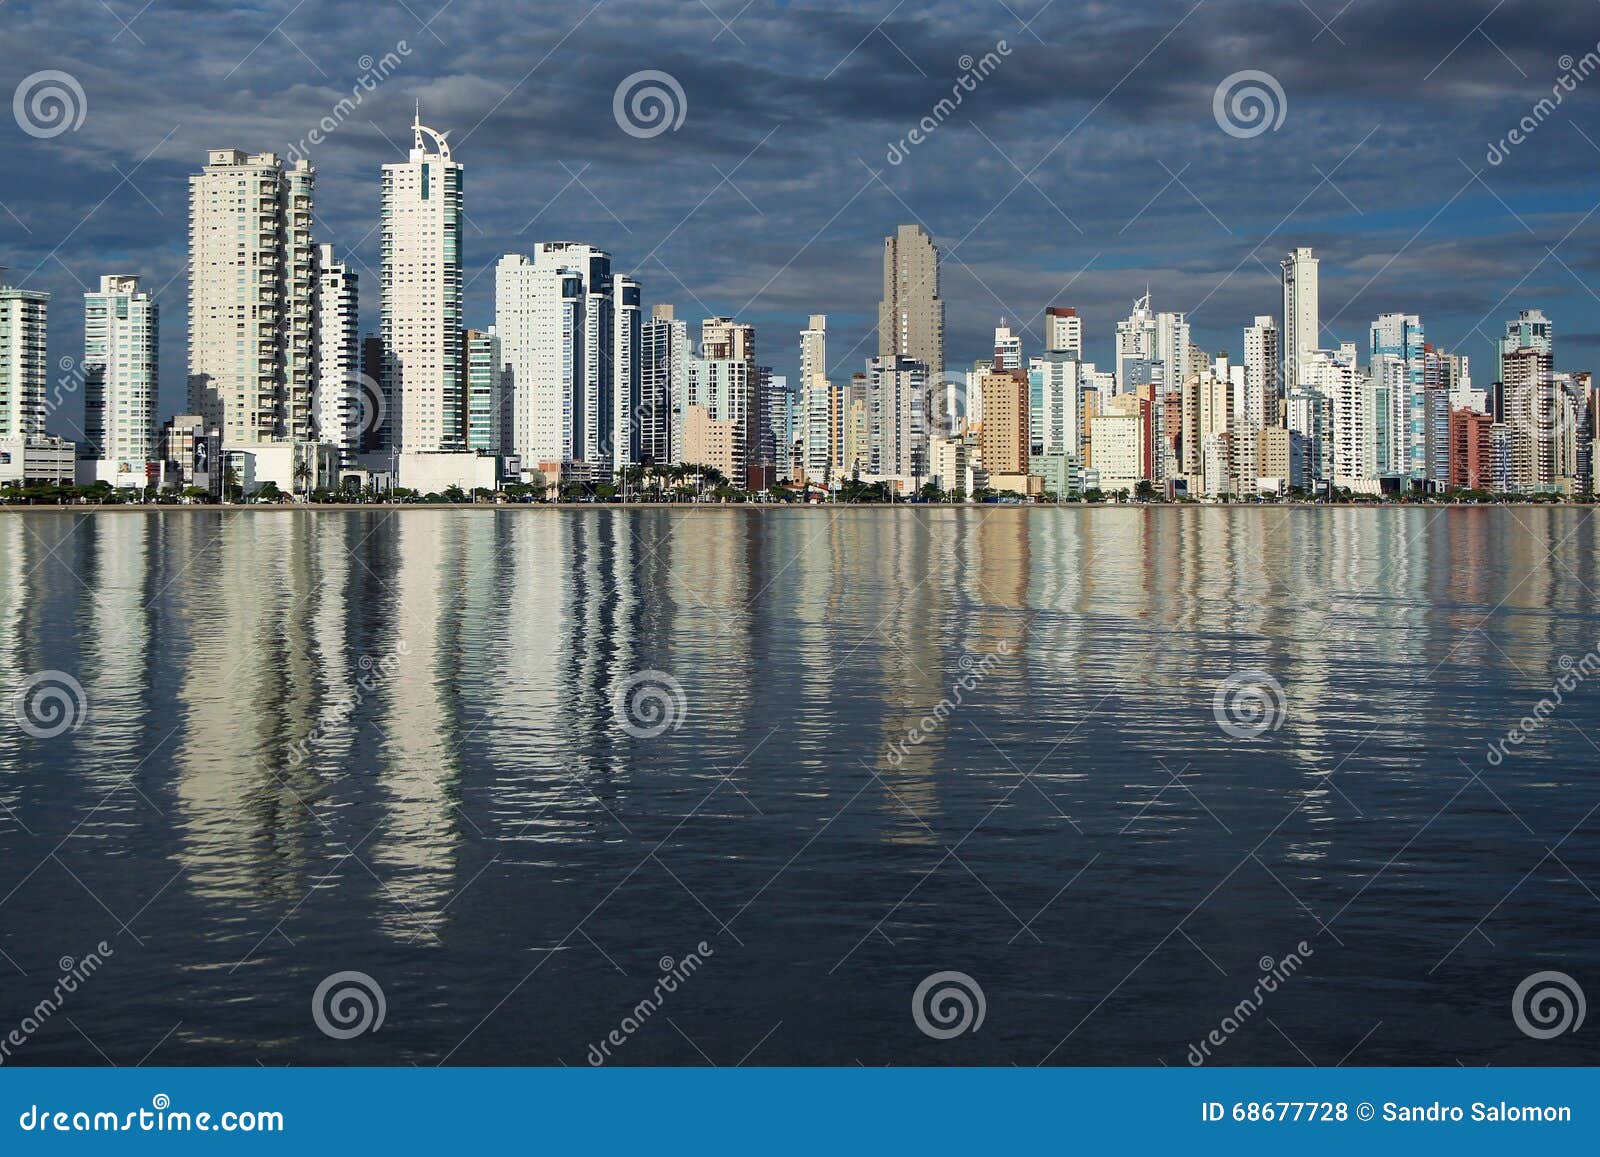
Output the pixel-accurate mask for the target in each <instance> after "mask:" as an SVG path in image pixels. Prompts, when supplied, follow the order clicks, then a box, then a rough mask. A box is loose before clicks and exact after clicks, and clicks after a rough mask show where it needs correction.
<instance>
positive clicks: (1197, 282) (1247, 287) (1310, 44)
mask: <svg viewBox="0 0 1600 1157" xmlns="http://www.w3.org/2000/svg"><path fill="white" fill-rule="evenodd" d="M0 30H3V43H4V45H5V52H4V54H3V55H0V92H12V93H18V98H17V99H14V100H13V109H12V111H13V116H12V117H9V118H6V117H0V136H3V138H4V143H5V154H4V155H5V163H4V164H3V165H0V265H4V266H7V267H9V272H8V274H7V275H6V276H7V280H8V281H9V282H10V283H12V284H22V285H25V286H28V287H32V288H41V289H46V290H49V291H50V292H51V293H53V294H54V295H55V298H54V301H53V302H52V307H51V334H50V344H51V360H52V364H53V365H55V364H58V363H59V361H60V359H61V358H63V357H76V356H77V355H79V354H80V353H81V341H82V306H81V297H80V295H81V294H82V292H83V289H84V288H85V287H88V286H90V285H93V284H95V283H96V282H97V279H98V277H99V276H100V275H101V274H102V273H111V272H115V273H136V274H138V275H140V276H141V277H143V278H144V279H145V280H146V282H147V284H149V285H151V286H153V287H155V288H157V289H159V290H160V291H161V304H162V308H163V311H164V319H163V327H162V358H161V368H162V396H161V407H160V409H161V414H162V416H163V417H164V416H166V415H168V414H170V413H172V412H174V411H176V410H178V409H179V408H181V407H182V406H183V404H184V373H185V341H186V334H185V325H186V313H187V305H186V296H187V284H186V278H185V276H184V257H185V245H186V189H187V186H186V178H187V176H188V175H189V173H190V172H192V171H194V170H195V169H196V168H198V167H199V165H200V164H202V163H203V162H204V157H205V152H206V150H207V149H210V148H223V147H237V148H243V149H247V150H250V151H265V150H275V151H278V152H283V153H288V152H289V151H290V150H291V147H294V146H296V145H297V144H298V143H299V142H302V141H303V140H305V138H306V137H307V134H308V132H309V131H310V130H311V129H312V128H313V127H315V126H316V125H317V124H318V122H319V121H321V120H322V119H323V118H324V117H326V116H329V115H330V114H331V113H332V111H333V109H334V106H335V105H336V104H337V102H338V101H339V100H340V99H341V97H344V96H347V95H349V93H350V92H351V90H352V89H353V88H355V87H356V86H357V84H358V81H359V80H360V78H361V77H362V76H363V75H364V74H365V73H367V72H368V70H369V68H370V66H371V65H372V63H373V62H374V61H376V60H380V59H381V58H383V57H384V56H385V54H388V53H393V54H395V57H396V59H398V61H399V63H398V65H397V66H396V67H395V68H394V69H393V71H392V75H390V76H389V77H388V78H387V79H385V80H384V81H383V82H382V83H381V84H379V85H378V86H377V88H376V90H375V91H373V92H371V93H366V92H363V94H362V101H361V104H360V106H359V107H358V108H356V109H355V110H354V112H353V113H352V114H350V115H349V116H347V117H344V118H342V123H339V124H338V126H337V127H336V128H335V129H334V131H332V132H331V133H330V134H328V136H327V139H326V140H325V141H324V142H323V143H321V144H317V145H311V146H309V148H308V150H307V151H308V152H309V154H310V156H311V159H312V161H313V163H314V164H315V165H316V168H317V209H318V219H319V224H320V232H321V239H322V240H324V241H328V242H331V243H333V244H334V245H336V246H338V247H339V248H340V249H341V250H347V251H348V252H349V254H350V256H351V258H352V259H353V260H354V262H355V263H356V265H357V267H358V269H359V271H360V274H361V279H362V294H363V296H362V314H363V323H364V325H363V328H364V330H370V329H374V328H375V327H376V323H377V291H378V277H377V273H376V270H377V267H378V239H377V221H378V168H379V166H380V165H381V164H383V163H384V162H385V161H388V160H392V159H395V158H397V157H400V156H402V150H403V149H404V148H405V147H407V145H408V135H409V124H410V121H411V114H412V108H413V102H414V101H415V100H421V102H422V108H423V114H424V120H425V121H426V122H428V123H430V124H432V125H433V126H434V127H436V128H439V129H446V130H449V132H450V139H451V141H452V144H453V146H454V149H455V155H456V157H457V159H459V160H461V161H462V162H464V164H465V165H466V190H467V216H468V225H467V231H466V260H467V276H468V278H469V282H470V287H469V289H468V291H467V318H468V321H469V323H470V324H474V325H485V324H488V323H489V322H491V321H492V314H493V265H494V262H495V261H496V259H497V258H498V257H499V256H500V255H501V254H503V253H507V252H516V251H525V250H528V249H529V248H530V247H531V246H532V244H533V243H534V242H535V241H538V240H553V239H572V240H586V241H591V242H593V243H596V244H599V245H603V246H605V247H607V248H609V249H610V250H611V251H612V252H613V254H614V255H615V259H616V266H617V268H618V269H619V270H622V271H631V272H634V273H635V274H636V275H637V276H638V277H639V278H640V279H641V280H642V281H643V282H644V285H645V293H646V301H647V304H648V303H650V302H662V301H667V302H673V303H675V304H676V305H677V307H678V309H679V312H680V316H688V317H689V318H691V319H695V320H697V319H698V318H700V317H703V316H707V315H710V314H723V313H727V314H735V315H738V316H740V317H742V318H745V319H747V320H751V321H754V322H755V323H756V324H757V326H758V346H759V352H760V353H761V355H762V360H763V361H770V362H771V363H772V364H773V365H774V366H775V367H777V368H778V370H779V371H780V372H788V373H792V372H793V371H794V367H795V363H796V361H797V346H798V331H799V329H800V328H801V327H802V325H803V324H804V321H805V317H806V315H807V314H809V313H813V312H816V313H826V314H827V315H828V318H829V328H830V346H829V357H830V362H831V363H832V364H833V370H834V373H835V374H836V375H838V376H846V375H848V373H849V372H850V371H851V370H853V369H858V368H860V364H861V362H862V360H863V359H864V358H865V357H866V356H867V355H868V354H869V353H871V352H873V345H874V343H875V337H874V335H873V326H874V325H875V318H876V312H875V311H876V302H877V297H878V294H879V291H880V280H879V279H880V276H881V273H880V264H881V244H882V240H881V239H882V237H883V235H884V234H885V233H887V232H889V231H891V230H892V229H893V227H894V226H895V225H896V224H898V223H900V222H912V221H917V222H921V223H923V224H924V225H925V226H926V227H927V228H928V229H929V230H930V231H931V232H932V233H933V234H934V235H935V236H936V237H937V238H938V239H939V241H940V244H941V246H942V248H943V251H944V265H943V273H942V277H943V285H942V291H943V295H944V297H945V300H946V302H947V310H948V317H949V330H950V332H949V341H948V361H949V363H950V364H951V365H959V364H962V363H964V362H968V361H970V360H971V359H973V358H976V357H979V356H982V355H984V354H985V352H986V351H987V348H988V347H989V345H990V331H991V330H992V328H993V326H994V325H995V324H996V323H997V322H998V321H999V319H1000V318H1001V317H1005V318H1006V319H1008V320H1009V321H1011V322H1012V323H1013V324H1015V325H1020V326H1021V327H1022V328H1023V329H1024V331H1025V332H1026V334H1027V337H1026V338H1025V345H1026V348H1028V349H1037V348H1038V347H1039V343H1040V336H1041V323H1040V315H1041V313H1042V311H1043V309H1044V307H1045V306H1046V305H1049V304H1052V303H1054V304H1062V305H1075V306H1077V307H1078V308H1079V310H1080V311H1081V312H1082V313H1083V315H1084V317H1085V331H1086V340H1087V344H1088V347H1089V352H1090V355H1091V356H1092V357H1096V358H1098V359H1101V360H1103V361H1109V360H1110V349H1111V340H1112V334H1113V330H1114V326H1115V323H1116V321H1117V319H1118V318H1119V317H1122V316H1124V315H1125V314H1126V312H1127V310H1128V307H1129V305H1130V303H1131V301H1132V300H1133V298H1135V297H1136V296H1138V295H1139V294H1141V293H1142V292H1143V291H1144V288H1145V286H1146V285H1147V284H1148V286H1149V287H1150V290H1151V293H1152V295H1153V299H1154V303H1155V305H1156V307H1157V308H1160V309H1181V310H1188V311H1189V312H1190V315H1191V320H1192V322H1193V324H1194V336H1195V340H1196V341H1197V342H1198V343H1199V344H1200V345H1202V346H1203V347H1204V348H1206V349H1208V350H1212V351H1217V350H1221V349H1224V348H1226V349H1231V350H1233V351H1235V352H1238V351H1239V350H1240V348H1241V339H1240V328H1241V327H1242V326H1244V325H1246V324H1248V323H1249V322H1250V320H1251V318H1252V317H1253V316H1254V315H1255V314H1257V313H1272V314H1277V313H1279V312H1280V309H1281V305H1280V301H1279V297H1278V288H1277V276H1278V264H1277V263H1278V259H1279V258H1280V257H1281V256H1282V254H1283V253H1284V252H1285V251H1286V250H1287V249H1288V248H1290V247H1292V246H1294V245H1312V246H1315V247H1316V248H1317V250H1318V251H1319V254H1320V256H1321V257H1322V258H1323V265H1322V273H1323V282H1322V294H1323V297H1322V300H1323V321H1324V324H1325V326H1326V327H1327V334H1326V341H1327V342H1328V343H1330V344H1331V343H1334V342H1336V341H1337V340H1339V339H1345V340H1355V339H1361V340H1364V336H1365V332H1366V326H1367V324H1368V323H1369V322H1370V320H1371V319H1372V318H1373V317H1374V316H1376V314H1378V313H1380V312H1383V311H1387V310H1405V311H1407V312H1415V313H1420V314H1421V315H1422V318H1423V321H1424V323H1425V326H1426V329H1427V333H1428V335H1429V337H1430V339H1431V340H1433V341H1434V342H1435V343H1436V344H1438V345H1441V346H1443V347H1445V348H1448V349H1452V350H1459V351H1460V352H1465V353H1468V354H1471V355H1472V356H1473V359H1474V370H1475V371H1476V373H1475V376H1476V377H1478V378H1480V379H1486V378H1488V377H1490V376H1492V373H1493V368H1492V361H1491V359H1490V346H1489V337H1488V335H1489V334H1491V333H1493V332H1495V331H1497V330H1499V329H1501V328H1502V323H1503V319H1504V318H1505V317H1506V316H1508V315H1509V314H1511V313H1512V312H1513V311H1514V310H1515V309H1517V308H1519V307H1527V306H1533V305H1538V306H1541V307H1543V308H1544V309H1545V310H1546V311H1547V312H1548V313H1549V314H1550V315H1551V316H1552V317H1553V318H1554V319H1555V322H1556V325H1557V334H1558V337H1557V346H1556V350H1557V364H1558V366H1559V367H1561V368H1566V369H1583V368H1590V367H1593V366H1594V365H1595V363H1596V362H1597V361H1600V318H1597V311H1600V298H1597V297H1596V296H1595V292H1594V290H1593V289H1592V288H1591V285H1592V284H1593V283H1594V281H1595V280H1596V278H1595V274H1596V270H1597V268H1600V212H1597V208H1600V181H1597V180H1596V175H1597V174H1600V76H1596V77H1594V78H1593V79H1587V80H1585V79H1577V80H1575V81H1574V82H1573V88H1574V91H1572V92H1570V93H1567V92H1564V91H1563V93H1562V96H1563V100H1562V103H1561V104H1560V105H1559V106H1558V107H1553V108H1550V107H1547V108H1546V109H1544V110H1543V111H1542V112H1535V105H1536V103H1537V102H1538V101H1539V100H1540V99H1541V98H1542V97H1548V96H1549V95H1550V93H1551V91H1552V88H1554V87H1557V85H1558V81H1559V80H1560V78H1561V77H1562V76H1563V74H1564V73H1567V74H1568V75H1573V76H1575V75H1576V74H1577V73H1580V72H1582V73H1587V72H1589V71H1590V68H1589V66H1590V65H1593V64H1594V63H1595V58H1593V57H1591V58H1590V60H1589V62H1588V64H1587V65H1586V64H1585V63H1584V62H1583V57H1584V55H1585V53H1590V52H1594V51H1595V50H1596V42H1597V41H1600V3H1594V2H1591V0H1499V2H1498V3H1497V2H1496V0H1198V2H1196V0H1137V2H1135V0H1124V2H1121V3H1102V2H1098V0H1089V2H1084V0H932V2H916V0H900V2H899V3H896V0H861V2H834V3H828V4H821V3H814V2H803V0H787V2H786V0H571V2H568V3H563V4H553V3H545V2H534V3H528V2H522V3H516V4H512V3H508V2H490V0H448V2H446V0H366V2H363V3H360V4H357V3H349V2H345V3H334V2H333V0H262V2H260V3H254V4H250V3H237V4H222V3H212V2H210V0H105V2H104V3H102V2H101V0H49V2H43V0H38V2H30V0H0ZM986 53H994V54H995V56H994V58H993V59H994V60H995V61H997V62H998V64H997V66H996V67H994V68H993V69H992V71H990V73H989V75H988V76H986V77H985V78H984V79H982V80H981V81H980V82H977V83H976V84H975V85H974V87H973V89H972V91H963V93H962V101H961V105H960V107H959V108H958V109H956V110H955V112H954V113H953V114H952V115H949V116H945V117H942V118H941V120H940V122H939V123H938V124H937V127H936V128H935V129H934V131H933V132H931V133H930V134H928V135H927V139H926V140H924V141H923V142H922V143H920V144H914V145H913V144H909V143H903V142H905V139H906V138H907V136H908V134H909V132H910V130H911V129H912V128H913V127H914V126H916V124H917V123H918V122H919V121H920V120H922V118H924V117H928V116H937V115H938V114H935V113H934V106H935V104H936V102H938V101H939V99H940V98H941V97H943V96H948V95H949V94H950V92H951V90H952V88H953V87H954V86H956V84H957V81H958V79H959V78H960V77H961V76H962V75H963V74H964V72H965V71H966V70H967V69H968V68H969V67H972V62H974V61H977V60H981V59H982V58H983V57H984V56H985V54H986ZM47 70H53V71H58V72H62V73H66V74H68V75H69V76H70V77H71V78H72V80H73V82H75V84H76V85H77V86H78V87H79V88H80V89H81V92H82V94H83V97H82V102H81V105H80V106H79V107H77V109H76V110H75V111H79V112H81V113H82V120H81V123H76V121H77V118H76V117H75V116H74V117H72V118H71V120H72V122H73V123H74V124H76V127H71V126H70V125H69V126H66V127H64V131H59V132H56V131H55V130H56V129H58V128H63V126H61V125H60V124H52V123H49V122H48V120H44V119H42V118H44V116H45V114H43V113H40V112H38V111H37V110H36V109H34V108H33V107H32V106H31V105H30V102H29V101H28V100H27V99H25V97H26V96H27V95H28V94H31V93H33V92H35V91H36V90H37V89H38V88H39V87H40V86H41V85H43V86H46V87H48V86H49V85H51V84H58V85H59V84H60V83H61V82H59V81H58V80H52V79H51V78H43V79H40V78H37V77H34V74H36V73H39V72H43V71H47ZM645 70H653V71H656V72H661V73H665V74H667V75H668V76H669V77H670V78H672V81H674V82H675V83H676V85H677V87H678V88H679V89H681V92H682V94H683V102H682V110H681V111H682V123H681V124H679V125H678V126H677V127H676V128H675V129H669V130H667V131H663V132H660V133H658V134H656V135H653V136H644V135H638V134H639V133H640V132H641V129H640V128H639V126H637V125H635V126H630V127H633V128H634V129H635V131H634V132H633V133H630V132H628V131H625V128H624V125H623V124H622V123H620V122H619V119H618V117H617V115H616V114H615V112H614V98H615V95H616V93H617V90H618V87H619V85H621V84H623V82H624V81H625V80H626V79H627V78H629V77H631V76H632V75H633V74H635V73H638V72H641V71H645ZM1246 71H1253V72H1257V73H1266V74H1268V76H1269V77H1270V81H1271V83H1270V84H1269V83H1267V82H1266V81H1261V80H1257V81H1256V82H1254V83H1255V84H1256V85H1257V87H1259V88H1261V89H1262V90H1263V91H1266V92H1267V93H1268V96H1269V100H1270V101H1271V102H1272V103H1273V105H1274V106H1275V109H1276V112H1278V113H1281V123H1279V122H1278V117H1277V116H1276V115H1273V116H1271V118H1270V119H1271V122H1272V126H1273V127H1265V131H1259V132H1257V131H1255V130H1257V129H1260V128H1263V127H1264V126H1262V125H1261V124H1260V123H1259V122H1257V123H1251V122H1250V121H1249V120H1248V114H1249V112H1250V111H1251V106H1250V105H1249V104H1248V102H1246V105H1245V107H1244V110H1243V112H1242V113H1241V115H1240V116H1239V117H1237V118H1235V119H1233V120H1229V116H1228V114H1229V110H1230V105H1229V103H1228V102H1227V101H1224V103H1223V106H1222V113H1223V116H1222V119H1221V120H1219V116H1218V108H1217V102H1216V96H1217V93H1218V89H1219V86H1221V85H1224V84H1225V82H1227V81H1228V80H1229V78H1232V77H1235V74H1238V73H1241V72H1246ZM30 78H31V79H30ZM1239 83H1243V84H1245V85H1246V86H1247V87H1248V86H1249V85H1250V83H1251V82H1250V81H1249V80H1248V78H1246V80H1245V81H1243V82H1240V81H1235V84H1239ZM1272 85H1276V86H1277V88H1279V89H1281V92H1282V94H1283V96H1282V100H1281V101H1279V100H1278V98H1277V96H1276V94H1274V93H1272V92H1271V87H1272ZM30 86H31V87H30ZM1591 87H1592V91H1591ZM19 89H20V90H21V91H20V92H19ZM69 99H71V100H73V101H74V102H76V100H77V98H76V94H74V93H70V92H69ZM674 99H675V98H674ZM19 102H20V103H19ZM1525 117H1532V118H1535V119H1534V120H1532V121H1529V122H1528V123H1529V124H1532V125H1533V126H1534V127H1533V129H1532V131H1531V132H1529V133H1527V134H1526V139H1525V140H1524V141H1523V143H1521V144H1511V145H1502V146H1500V147H1501V148H1503V149H1504V150H1505V152H1506V154H1507V155H1506V157H1505V159H1504V160H1503V161H1501V162H1500V163H1497V164H1491V163H1490V160H1489V154H1490V152H1491V144H1494V143H1497V142H1503V141H1505V140H1506V138H1507V137H1508V134H1509V133H1510V132H1511V130H1513V129H1514V128H1516V127H1517V126H1518V124H1519V122H1521V121H1522V120H1523V118H1525ZM624 119H626V118H624ZM1224 121H1227V122H1228V128H1231V129H1232V130H1233V131H1231V132H1230V131H1227V128H1225V127H1224V123H1223V122H1224ZM649 127H651V126H649V125H645V126H644V129H646V130H647V129H648V128H649ZM29 129H31V130H32V131H31V132H30V131H28V130H29ZM50 133H54V135H45V134H50ZM1252 134H1253V135H1252ZM896 161H897V162H898V163H894V162H896ZM80 413H81V405H80V406H74V405H72V404H71V403H69V404H68V405H67V406H66V407H65V408H64V410H63V411H62V413H61V415H60V416H59V417H58V418H57V419H56V420H54V421H53V427H54V428H56V429H57V430H58V432H61V433H66V434H68V435H71V434H73V432H74V431H73V428H72V423H74V422H77V421H79V420H80V419H79V414H80Z"/></svg>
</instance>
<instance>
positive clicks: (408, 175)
mask: <svg viewBox="0 0 1600 1157" xmlns="http://www.w3.org/2000/svg"><path fill="white" fill-rule="evenodd" d="M411 132H412V143H411V153H410V155H409V157H408V158H407V159H406V160H404V161H397V162H394V163H391V164H387V165H384V166H383V202H382V222H381V229H382V237H383V276H382V281H383V294H382V313H381V321H380V331H381V335H382V338H383V393H384V396H385V397H386V398H387V399H388V401H389V406H390V409H391V413H390V415H389V422H390V429H391V437H392V438H393V441H394V444H395V447H396V449H398V450H399V451H400V452H401V453H403V454H416V453H429V452H436V451H443V450H457V451H459V450H464V449H465V448H466V441H467V409H466V367H465V352H464V350H463V344H462V333H463V329H462V316H461V292H462V282H461V240H462V228H461V226H462V187H461V180H462V166H461V162H459V161H457V160H455V159H454V158H453V157H452V156H451V155H450V144H449V142H448V141H447V140H446V137H447V136H448V134H447V133H442V132H439V131H437V130H435V129H431V128H429V127H427V126H426V125H424V124H423V123H422V111H421V107H420V105H419V107H418V109H417V115H416V117H415V119H414V120H413V121H412V124H411Z"/></svg>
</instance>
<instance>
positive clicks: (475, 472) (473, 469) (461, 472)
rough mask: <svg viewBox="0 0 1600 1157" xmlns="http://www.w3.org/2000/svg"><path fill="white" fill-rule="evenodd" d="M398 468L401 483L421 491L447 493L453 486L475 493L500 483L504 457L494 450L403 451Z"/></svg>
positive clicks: (423, 492) (397, 463)
mask: <svg viewBox="0 0 1600 1157" xmlns="http://www.w3.org/2000/svg"><path fill="white" fill-rule="evenodd" d="M396 469H397V471H398V475H399V485H401V486H403V487H405V488H406V489H407V490H415V491H416V492H417V493H418V494H443V493H444V492H445V491H446V490H449V489H450V488H451V487H452V486H454V487H456V488H457V489H459V490H461V491H463V492H465V493H467V494H471V493H472V492H473V491H474V490H480V489H481V490H494V489H495V488H496V487H498V486H499V485H500V459H499V458H498V457H497V456H496V455H494V454H473V453H454V452H450V451H440V452H437V453H419V454H401V455H398V457H397V462H396Z"/></svg>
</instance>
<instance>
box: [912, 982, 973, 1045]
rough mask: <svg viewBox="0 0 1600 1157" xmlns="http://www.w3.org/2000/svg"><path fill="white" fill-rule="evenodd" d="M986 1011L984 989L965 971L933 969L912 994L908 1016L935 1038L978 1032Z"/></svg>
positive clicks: (940, 1038)
mask: <svg viewBox="0 0 1600 1157" xmlns="http://www.w3.org/2000/svg"><path fill="white" fill-rule="evenodd" d="M988 1010H989V1005H988V1002H987V1001H985V1000H984V997H983V989H982V988H981V987H980V986H979V985H978V982H977V981H976V980H974V979H973V978H972V977H970V976H968V975H967V974H966V973H965V972H935V973H934V974H933V975H932V976H929V977H928V978H926V979H925V980H924V981H923V982H922V983H921V984H919V985H917V991H916V992H914V993H913V994H912V996H911V1019H912V1020H913V1021H915V1022H916V1025H917V1027H918V1028H920V1029H921V1030H922V1031H923V1032H924V1033H925V1034H926V1035H928V1036H931V1037H932V1038H933V1039H934V1040H949V1039H951V1038H952V1037H958V1036H960V1035H961V1034H962V1033H964V1032H977V1031H978V1030H979V1029H980V1028H982V1027H983V1018H984V1014H985V1013H987V1012H988Z"/></svg>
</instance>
